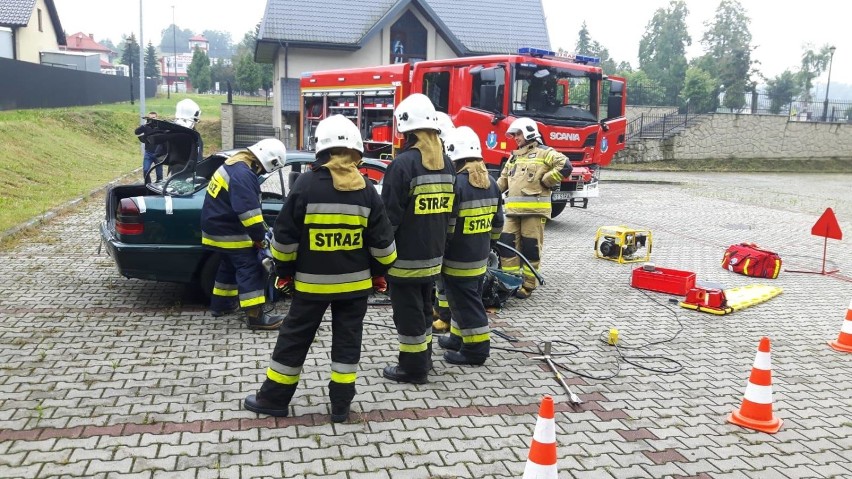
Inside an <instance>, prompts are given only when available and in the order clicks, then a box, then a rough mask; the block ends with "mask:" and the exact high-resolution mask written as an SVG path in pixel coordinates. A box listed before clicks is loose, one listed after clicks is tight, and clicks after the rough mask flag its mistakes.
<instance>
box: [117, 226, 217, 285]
mask: <svg viewBox="0 0 852 479" xmlns="http://www.w3.org/2000/svg"><path fill="white" fill-rule="evenodd" d="M100 230H101V239H102V241H103V243H104V245H105V246H106V252H107V254H108V255H109V256H110V257H111V258H112V259H113V261H115V266H116V269H118V272H119V274H121V275H122V276H125V277H127V278H137V279H147V280H153V281H166V282H175V283H191V282H193V281H195V279H196V278H195V276H196V274H197V272H198V271H199V270H200V268H201V264H202V262H203V260H204V258H205V257H206V256H207V255H208V254H209V252H207V251H205V250H204V249H203V248H202V247H201V245H197V246H195V245H160V244H158V245H151V244H130V243H123V242H121V241H119V240H118V239H117V238H116V237H115V234H114V233H113V232H112V231H110V228H109V226H108V225H107V223H106V222H105V221H104V222H102V223H101V225H100Z"/></svg>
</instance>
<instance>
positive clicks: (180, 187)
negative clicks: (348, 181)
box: [100, 120, 386, 296]
mask: <svg viewBox="0 0 852 479" xmlns="http://www.w3.org/2000/svg"><path fill="white" fill-rule="evenodd" d="M154 122H155V128H156V129H157V131H158V132H159V133H158V134H157V135H158V136H154V138H157V140H158V142H161V143H163V144H164V145H165V146H166V148H165V150H166V152H167V153H166V154H165V155H164V156H163V157H162V158H161V159H160V161H162V163H163V165H164V166H165V167H167V168H168V174H167V175H166V177H165V179H164V180H163V181H160V182H155V183H148V184H147V185H146V184H142V183H138V184H131V185H119V186H113V187H111V188H110V189H109V190H108V191H107V195H106V214H105V217H104V221H103V222H101V225H100V232H101V239H102V241H103V244H105V245H106V252H107V254H108V255H109V256H111V257H112V258H113V260H114V261H115V265H116V268H117V269H118V272H119V273H120V274H121V275H123V276H125V277H127V278H137V279H146V280H152V281H164V282H174V283H184V284H190V285H194V286H195V287H196V288H198V289H199V290H200V291H201V292H202V293H204V294H205V295H207V296H209V295H210V294H211V292H212V290H213V282H214V278H215V276H216V271H217V269H218V267H219V256H218V254H216V253H214V252H212V251H210V250H206V249H204V248H202V246H201V207H202V205H203V204H204V196H205V195H206V194H207V193H206V192H207V183H208V182H209V180H210V177H211V176H212V175H213V173H214V172H215V171H216V170H217V169H218V168H219V167H220V166H221V165H222V163H223V162H224V161H225V160H226V159H227V158H229V157H230V156H231V155H233V154H234V153H236V152H237V151H240V150H228V151H222V152H218V153H215V154H213V155H210V156H208V157H206V158H203V159H200V160H198V159H197V158H200V157H201V155H200V152H201V151H202V142H201V137H200V136H199V134H198V132H197V131H195V130H191V129H188V128H184V127H182V126H179V125H175V124H174V123H171V122H167V121H162V120H154ZM313 161H314V154H313V152H307V151H290V152H288V153H287V161H286V162H285V166H284V168H282V169H280V170H278V171H276V172H273V173H270V174H267V175H263V176H261V177H260V178H259V181H260V182H261V191H262V192H261V204H262V210H263V217H264V220H265V221H266V224H267V225H270V226H271V225H272V224H273V223H274V222H275V218H276V216H277V215H278V212H279V211H281V207H282V205H283V204H284V201H285V198H286V194H287V192H288V191H289V190H290V188H289V187H290V185H292V184H293V182H295V181H296V178H297V177H298V176H299V174H300V172H302V171H304V169H305V168H306V167H307V165H308V164H310V163H311V162H313ZM385 167H386V165H385V163H383V162H381V161H378V160H372V159H364V162H363V163H362V164H361V170H362V173H364V174H366V175H367V176H368V177H369V178H370V179H371V181H373V183H376V184H377V185H378V186H377V187H378V188H380V187H381V185H380V182H381V178H382V177H383V176H384V170H385Z"/></svg>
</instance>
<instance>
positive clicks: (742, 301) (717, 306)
mask: <svg viewBox="0 0 852 479" xmlns="http://www.w3.org/2000/svg"><path fill="white" fill-rule="evenodd" d="M783 291H784V290H783V289H781V288H779V287H777V286H767V285H764V284H750V285H748V286H742V287H739V288H731V289H725V290H722V289H718V288H704V287H695V288H692V289H690V290H689V292H688V293H686V298H685V299H684V300H683V301H681V302H680V306H681V307H683V308H686V309H694V310H697V311H701V312H704V313H711V314H718V315H723V314H728V313H733V312H734V311H739V310H741V309H745V308H747V307H749V306H754V305H755V304H759V303H763V302H764V301H769V300H770V299H772V298H774V297H775V296H778V295H779V294H781V293H782V292H783Z"/></svg>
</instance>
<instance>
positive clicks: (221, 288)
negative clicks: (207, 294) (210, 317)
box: [213, 281, 239, 297]
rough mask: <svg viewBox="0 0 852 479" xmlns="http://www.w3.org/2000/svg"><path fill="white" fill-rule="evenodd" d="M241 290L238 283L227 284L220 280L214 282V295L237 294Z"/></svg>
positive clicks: (229, 295) (228, 295)
mask: <svg viewBox="0 0 852 479" xmlns="http://www.w3.org/2000/svg"><path fill="white" fill-rule="evenodd" d="M238 294H239V292H238V291H237V285H236V284H225V283H220V282H218V281H217V282H215V283H213V295H214V296H227V297H231V296H236V295H238Z"/></svg>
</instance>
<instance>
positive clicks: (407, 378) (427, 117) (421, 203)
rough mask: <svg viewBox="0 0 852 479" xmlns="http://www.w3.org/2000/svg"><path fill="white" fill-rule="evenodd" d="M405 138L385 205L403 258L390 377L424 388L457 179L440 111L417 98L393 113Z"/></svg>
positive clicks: (394, 274)
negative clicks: (396, 352) (434, 296)
mask: <svg viewBox="0 0 852 479" xmlns="http://www.w3.org/2000/svg"><path fill="white" fill-rule="evenodd" d="M394 116H395V117H396V124H397V130H398V131H399V132H400V133H403V134H404V135H405V141H404V145H403V149H402V152H401V153H399V154H398V155H396V157H395V158H394V160H393V161H392V162H391V163H390V165H388V168H387V171H386V172H385V176H384V180H383V184H382V201H383V202H384V204H385V208H387V212H388V218H390V222H391V224H392V225H393V227H394V231H395V237H396V247H397V249H398V258H397V260H396V263H394V265H393V266H392V267H391V268H390V270H388V275H387V278H388V283H389V287H390V299H391V306H392V307H393V322H394V324H395V325H396V330H397V334H398V335H399V360H398V361H399V362H398V364H397V365H394V366H388V367H386V368H385V369H384V371H383V375H384V377H385V378H387V379H390V380H393V381H398V382H406V383H414V384H423V383H425V382H426V381H427V373H428V371H429V368H430V365H431V356H432V283H433V282H434V281H435V280H436V279H437V278H438V276H439V275H440V273H441V263H442V261H443V256H444V247H445V245H446V242H447V232H448V228H449V227H450V219H451V218H453V217H454V216H455V211H456V204H455V194H454V193H453V182H454V180H455V174H454V171H453V165H452V163H451V162H450V159H449V158H447V157H446V156H445V155H444V149H443V146H442V144H441V140H440V138H438V124H437V121H436V112H435V107H434V106H433V105H432V102H431V101H429V98H427V97H426V96H425V95H422V94H419V93H415V94H412V95H410V96H409V97H408V98H406V99H405V100H403V101H401V102H400V103H399V105H398V106H397V108H396V110H395V111H394Z"/></svg>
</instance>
